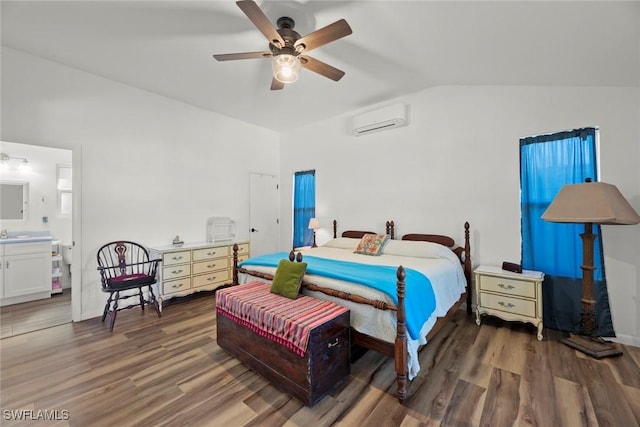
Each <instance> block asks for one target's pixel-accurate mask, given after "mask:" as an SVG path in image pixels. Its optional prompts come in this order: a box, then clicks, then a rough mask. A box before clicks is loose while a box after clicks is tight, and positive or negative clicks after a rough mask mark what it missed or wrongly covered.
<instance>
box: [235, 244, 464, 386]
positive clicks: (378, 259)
mask: <svg viewBox="0 0 640 427" xmlns="http://www.w3.org/2000/svg"><path fill="white" fill-rule="evenodd" d="M397 242H400V241H397ZM410 243H411V242H408V243H407V244H410ZM443 248H444V247H443ZM447 252H450V253H451V254H450V256H449V255H448V254H447V253H443V254H440V255H444V257H442V256H438V257H428V258H426V257H413V256H402V255H391V254H385V253H383V254H382V255H381V256H368V255H360V254H355V253H353V249H352V248H338V247H326V246H325V247H318V248H312V249H308V250H306V251H304V252H303V257H304V256H316V257H322V258H328V259H335V260H342V261H352V262H359V263H363V264H375V265H388V266H393V267H398V266H399V265H402V266H403V267H405V268H412V269H414V270H417V271H419V272H421V273H423V274H424V275H425V276H427V277H428V278H429V280H430V281H431V285H432V286H433V290H434V294H435V298H436V308H435V310H434V312H433V314H432V315H431V317H430V318H429V319H428V320H427V321H426V322H425V323H424V325H423V326H422V328H421V333H420V337H421V338H419V339H417V340H413V339H411V337H409V335H408V334H407V347H408V356H409V357H408V368H409V369H408V371H409V372H408V375H409V379H413V378H414V377H415V376H416V375H417V374H418V372H419V371H420V365H419V363H418V348H419V347H420V346H421V345H423V344H426V342H427V340H426V338H425V337H426V336H427V334H428V333H429V331H430V330H431V328H433V325H434V324H435V322H436V320H437V318H438V317H442V316H444V315H445V314H446V313H447V312H448V311H449V309H450V308H451V307H452V306H453V304H454V303H455V302H456V301H458V300H459V299H460V295H461V294H462V293H464V292H465V287H466V280H465V277H464V271H463V269H462V266H461V265H460V261H459V260H458V258H457V257H456V255H455V254H454V253H453V252H452V251H449V250H448V249H447ZM250 261H251V260H250V259H249V261H247V262H246V263H245V264H244V265H243V267H244V268H247V269H250V270H255V271H259V272H263V273H270V274H274V273H275V267H264V266H254V265H250ZM238 277H239V281H240V283H246V282H249V281H251V280H254V278H252V277H250V276H248V275H246V274H242V273H241V274H240V275H239V276H238ZM305 279H306V280H308V281H309V282H312V283H314V284H316V285H318V286H323V287H328V288H332V289H337V290H340V291H344V292H349V293H351V294H357V295H360V296H362V297H364V298H368V299H375V300H382V301H386V302H388V303H390V304H394V302H393V300H392V299H391V298H390V297H389V296H388V295H386V294H385V293H383V292H380V291H377V290H375V289H372V288H369V287H367V286H363V285H360V284H355V283H349V282H344V281H341V280H337V279H331V278H327V277H322V276H317V275H306V276H305ZM303 293H304V294H305V295H310V296H313V297H315V298H318V299H322V300H330V301H335V302H336V303H338V304H341V305H344V306H346V307H349V309H350V310H351V326H352V327H353V328H354V329H355V330H357V331H358V332H361V333H364V334H367V335H369V336H372V337H375V338H378V339H381V340H383V341H385V342H388V343H394V342H395V338H396V333H397V329H396V316H395V313H394V312H393V311H390V310H379V309H376V308H373V307H371V306H369V305H365V304H357V303H354V302H351V301H346V300H343V299H340V298H335V297H331V296H329V295H326V294H324V293H322V292H313V291H309V290H306V289H304V290H303Z"/></svg>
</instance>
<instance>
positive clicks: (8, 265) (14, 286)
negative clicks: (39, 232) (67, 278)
mask: <svg viewBox="0 0 640 427" xmlns="http://www.w3.org/2000/svg"><path fill="white" fill-rule="evenodd" d="M0 251H1V254H2V255H1V259H2V270H1V274H0V275H1V276H2V278H1V279H0V305H3V306H4V305H9V304H17V303H21V302H26V301H32V300H36V299H42V298H49V297H51V242H50V241H45V242H33V243H11V244H2V245H0Z"/></svg>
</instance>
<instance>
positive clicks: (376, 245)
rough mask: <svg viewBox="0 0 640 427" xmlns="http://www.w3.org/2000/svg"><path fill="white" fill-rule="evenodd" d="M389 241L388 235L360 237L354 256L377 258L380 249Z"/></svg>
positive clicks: (380, 251)
mask: <svg viewBox="0 0 640 427" xmlns="http://www.w3.org/2000/svg"><path fill="white" fill-rule="evenodd" d="M388 241H389V235H388V234H365V235H364V236H362V239H361V240H360V243H359V244H358V247H357V248H356V250H355V251H354V252H353V253H354V254H361V255H372V256H379V255H380V254H381V253H382V248H384V245H385V244H386V243H387V242H388Z"/></svg>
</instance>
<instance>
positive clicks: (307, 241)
mask: <svg viewBox="0 0 640 427" xmlns="http://www.w3.org/2000/svg"><path fill="white" fill-rule="evenodd" d="M315 216H316V171H315V170H309V171H302V172H296V173H295V174H294V177H293V247H294V248H298V247H301V246H311V244H312V243H313V230H310V229H309V220H310V219H311V218H313V217H315Z"/></svg>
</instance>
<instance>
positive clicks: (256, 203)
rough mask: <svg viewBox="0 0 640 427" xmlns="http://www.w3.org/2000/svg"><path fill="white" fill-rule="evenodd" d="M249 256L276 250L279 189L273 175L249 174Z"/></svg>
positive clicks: (278, 227) (276, 178) (278, 228)
mask: <svg viewBox="0 0 640 427" xmlns="http://www.w3.org/2000/svg"><path fill="white" fill-rule="evenodd" d="M249 198H250V200H249V209H250V213H249V223H250V224H249V228H250V233H249V235H250V236H251V239H250V242H251V248H250V253H251V256H257V255H264V254H267V253H271V252H277V251H278V241H279V239H280V232H279V231H280V209H279V206H280V189H279V181H278V177H277V176H275V175H268V174H261V173H251V174H249Z"/></svg>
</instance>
